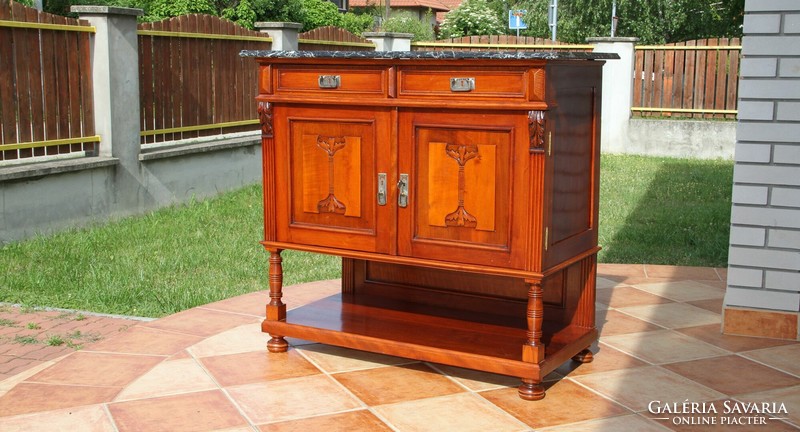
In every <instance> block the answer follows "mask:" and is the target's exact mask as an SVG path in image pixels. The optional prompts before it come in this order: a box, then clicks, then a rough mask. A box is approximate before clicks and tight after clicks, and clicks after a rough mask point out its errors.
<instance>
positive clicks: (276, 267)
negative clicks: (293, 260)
mask: <svg viewBox="0 0 800 432" xmlns="http://www.w3.org/2000/svg"><path fill="white" fill-rule="evenodd" d="M269 252H270V255H269V303H268V304H267V320H268V321H286V305H285V304H283V302H282V301H281V297H283V265H282V264H281V263H282V261H283V260H282V259H281V250H280V249H270V251H269ZM270 336H272V338H271V339H270V340H269V342H267V350H268V351H269V352H273V353H279V352H286V351H287V350H288V349H289V344H288V343H287V342H286V339H284V338H283V336H281V335H276V334H272V333H270Z"/></svg>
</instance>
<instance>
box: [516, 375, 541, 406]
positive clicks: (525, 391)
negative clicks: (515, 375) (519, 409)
mask: <svg viewBox="0 0 800 432" xmlns="http://www.w3.org/2000/svg"><path fill="white" fill-rule="evenodd" d="M518 392H519V397H520V398H522V399H525V400H529V401H537V400H540V399H542V398H544V386H543V385H542V383H541V381H535V380H532V379H526V378H523V379H522V384H520V386H519V388H518Z"/></svg>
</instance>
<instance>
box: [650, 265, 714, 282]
mask: <svg viewBox="0 0 800 432" xmlns="http://www.w3.org/2000/svg"><path fill="white" fill-rule="evenodd" d="M644 270H645V272H647V277H651V278H669V279H679V280H680V279H693V280H720V275H719V274H718V273H717V272H716V270H715V269H714V268H712V267H688V266H671V265H654V264H645V266H644Z"/></svg>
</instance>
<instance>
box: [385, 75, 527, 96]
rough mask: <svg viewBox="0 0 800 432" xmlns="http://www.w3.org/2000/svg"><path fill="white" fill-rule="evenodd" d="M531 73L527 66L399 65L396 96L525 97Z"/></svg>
mask: <svg viewBox="0 0 800 432" xmlns="http://www.w3.org/2000/svg"><path fill="white" fill-rule="evenodd" d="M530 76H532V75H531V74H530V73H529V72H528V70H527V69H452V68H441V69H434V68H402V69H400V70H399V71H398V78H397V80H398V96H399V97H425V96H431V97H448V98H452V97H458V98H480V99H487V98H502V99H508V98H512V99H525V98H526V94H527V91H528V88H529V83H528V81H529V80H530V78H529V77H530Z"/></svg>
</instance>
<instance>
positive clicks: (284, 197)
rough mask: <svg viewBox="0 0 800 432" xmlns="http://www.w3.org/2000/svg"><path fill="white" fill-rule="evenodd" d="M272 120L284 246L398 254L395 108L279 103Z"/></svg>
mask: <svg viewBox="0 0 800 432" xmlns="http://www.w3.org/2000/svg"><path fill="white" fill-rule="evenodd" d="M274 119H275V120H274V121H275V137H274V139H275V156H276V157H275V165H276V178H275V179H274V180H275V182H276V184H275V186H276V203H277V206H276V210H277V212H276V213H277V214H276V222H277V235H278V241H281V242H289V243H298V244H305V245H314V246H324V247H331V248H337V249H348V250H359V251H365V252H378V253H392V252H393V250H392V249H393V247H394V246H393V245H394V243H395V242H394V240H393V239H394V236H395V230H394V228H393V227H394V225H395V224H394V221H393V220H392V214H393V212H392V211H391V208H392V207H391V205H390V203H392V201H391V200H390V197H387V199H386V200H385V201H384V200H383V199H381V200H379V198H378V193H379V181H380V182H382V183H383V184H385V185H386V191H385V193H386V194H390V195H393V194H394V188H391V187H389V186H388V185H389V184H393V183H392V182H396V180H395V179H394V174H393V173H392V172H390V168H391V167H392V157H393V156H392V155H394V154H395V153H396V152H395V149H394V148H393V144H392V139H391V138H392V136H391V129H392V128H391V126H390V125H391V123H390V119H391V113H390V111H389V110H386V109H372V108H370V109H363V108H341V107H337V108H336V109H330V108H326V107H321V106H307V105H303V106H297V105H294V106H293V105H282V104H276V106H275V117H274ZM384 179H385V181H384ZM266 180H267V181H269V180H270V179H266ZM379 201H380V204H379ZM384 202H385V203H386V204H383V203H384Z"/></svg>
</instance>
